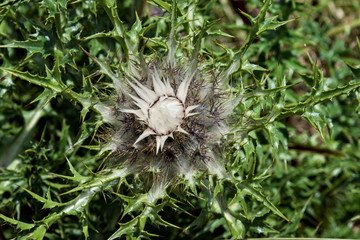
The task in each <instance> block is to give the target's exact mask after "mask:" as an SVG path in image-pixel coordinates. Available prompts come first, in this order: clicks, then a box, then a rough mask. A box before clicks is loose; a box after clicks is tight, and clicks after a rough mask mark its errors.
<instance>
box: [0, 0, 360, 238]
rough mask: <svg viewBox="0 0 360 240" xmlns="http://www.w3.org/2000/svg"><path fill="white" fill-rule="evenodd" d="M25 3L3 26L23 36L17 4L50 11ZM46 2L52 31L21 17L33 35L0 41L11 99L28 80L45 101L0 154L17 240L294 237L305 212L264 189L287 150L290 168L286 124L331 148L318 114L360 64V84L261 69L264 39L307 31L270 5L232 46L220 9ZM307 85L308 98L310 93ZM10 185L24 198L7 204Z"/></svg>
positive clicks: (6, 9) (9, 4)
mask: <svg viewBox="0 0 360 240" xmlns="http://www.w3.org/2000/svg"><path fill="white" fill-rule="evenodd" d="M25 2H26V3H21V2H14V1H11V0H9V1H6V2H5V3H3V4H0V7H1V10H0V13H1V21H3V19H10V20H11V21H10V20H9V21H4V23H3V25H0V29H1V27H2V28H4V29H6V30H7V31H10V32H11V33H13V32H12V30H8V29H10V28H9V27H8V26H7V25H9V24H10V23H12V21H14V19H16V18H17V12H16V11H15V9H16V8H17V7H18V8H19V12H20V13H21V14H24V13H26V12H31V11H37V10H36V5H34V3H33V2H27V1H25ZM140 2H141V3H140ZM36 3H37V4H39V6H40V7H41V8H42V9H43V10H44V11H45V12H46V21H45V25H41V24H40V23H34V21H35V20H29V19H27V18H26V17H22V18H21V19H20V20H19V23H16V24H15V26H16V29H20V30H19V31H20V32H21V31H27V32H29V33H30V32H31V34H28V36H27V37H28V38H27V39H25V40H20V39H17V40H16V41H13V40H11V41H9V39H7V40H3V41H2V42H1V44H2V45H0V48H1V49H3V50H4V51H3V52H1V55H0V57H2V58H3V59H4V60H3V61H2V65H1V68H0V70H1V72H0V73H1V76H0V77H2V79H3V80H4V81H3V83H2V84H3V85H4V86H6V88H5V87H4V89H5V92H4V93H1V94H2V96H5V98H4V99H5V100H6V99H8V100H6V101H7V102H9V105H10V106H12V105H11V104H10V103H11V102H13V101H14V100H12V98H11V97H8V98H6V96H10V95H11V94H10V93H11V91H15V90H11V89H12V87H14V86H15V85H16V84H19V83H18V82H22V81H21V80H25V81H26V82H28V83H30V84H31V85H30V86H31V87H34V89H35V90H34V93H33V94H32V95H31V96H32V97H33V96H34V95H36V97H33V98H32V99H25V100H22V101H24V102H25V103H26V104H28V103H29V102H31V105H33V106H35V107H34V108H33V109H31V110H29V113H23V115H24V116H26V117H24V119H25V121H24V125H25V127H24V129H23V130H19V131H18V132H17V133H16V134H17V135H16V136H15V137H14V138H13V139H12V140H11V141H10V140H9V141H8V142H13V143H14V144H13V145H12V146H13V147H11V148H2V149H1V152H0V153H1V154H2V155H0V162H1V163H2V164H3V165H4V167H3V168H2V169H1V171H2V173H1V175H0V180H1V182H0V186H1V187H2V189H4V190H1V189H0V194H1V195H2V196H4V199H5V201H3V202H2V203H1V204H0V208H1V209H2V210H1V213H0V218H1V219H2V220H3V221H4V222H6V223H9V224H10V225H14V226H16V230H14V231H13V230H11V229H10V228H8V229H7V231H6V232H5V233H6V234H7V236H11V237H16V238H19V239H44V238H49V239H74V238H85V239H89V238H91V239H93V238H94V239H121V238H126V239H142V238H148V239H150V238H155V237H161V236H164V237H167V238H169V239H180V238H189V237H190V238H192V239H195V238H209V236H213V235H215V236H216V237H217V238H230V239H239V238H245V237H247V236H274V235H275V236H284V235H281V234H292V233H293V232H294V231H295V230H294V229H295V226H296V224H298V223H299V221H300V219H301V216H302V215H301V216H300V214H299V215H297V214H293V213H292V212H290V213H289V212H287V213H286V214H284V212H283V211H282V209H279V208H278V207H277V204H279V202H280V200H279V199H277V197H276V194H274V192H271V191H266V189H265V188H263V187H262V184H263V182H265V185H266V184H269V182H270V183H271V179H273V178H276V177H277V176H271V171H272V170H271V169H274V168H277V167H278V163H277V162H278V160H279V159H281V154H280V153H282V157H283V158H285V162H286V161H287V160H286V158H290V157H289V156H290V153H288V152H287V151H288V149H289V145H288V142H287V138H286V137H285V136H284V134H283V131H282V130H283V129H284V123H283V122H284V119H289V118H290V117H292V116H296V115H299V116H302V117H303V118H304V119H306V120H307V121H308V122H309V123H310V124H311V125H312V126H313V127H314V128H315V129H316V130H318V132H319V136H320V137H322V138H323V139H326V138H328V136H327V134H332V132H331V131H332V126H333V125H332V122H331V121H330V119H328V118H327V117H326V114H324V113H321V112H320V113H319V111H320V110H319V109H318V108H317V106H319V105H320V104H324V103H326V102H328V101H329V100H333V99H335V98H336V97H343V96H346V94H347V95H350V96H352V99H355V97H354V95H356V94H358V93H357V91H358V90H357V89H358V88H359V86H360V82H359V81H358V77H359V75H358V74H359V73H358V72H359V70H358V67H356V66H352V65H351V64H348V67H349V69H348V71H352V73H353V74H354V75H355V79H354V80H352V79H351V80H349V81H346V83H344V84H342V85H339V86H335V87H329V86H328V85H327V84H326V81H325V80H326V78H325V77H324V75H323V73H322V72H321V71H320V70H319V68H318V66H317V63H316V62H314V61H313V59H312V58H311V57H310V54H309V57H308V58H307V60H306V62H307V64H308V65H309V66H310V69H306V68H305V69H306V70H304V68H301V70H304V71H305V73H300V72H299V74H298V75H299V78H298V79H296V80H294V79H292V78H291V77H292V76H289V75H290V74H288V73H285V72H283V71H281V69H279V67H278V69H276V67H274V64H273V59H271V58H270V57H269V60H268V62H269V63H268V64H263V65H261V64H260V63H259V62H257V63H256V64H255V63H252V60H254V61H255V59H254V56H255V53H254V51H255V52H256V51H259V52H261V51H262V50H261V48H257V44H261V41H262V39H265V38H268V37H269V35H266V34H272V33H274V32H275V31H277V30H279V29H282V27H284V26H286V24H293V21H294V19H287V18H284V16H281V18H282V20H278V18H279V16H276V15H274V14H272V11H274V10H272V1H271V0H265V1H264V2H259V3H258V5H257V10H258V11H257V12H258V13H257V14H256V16H252V15H251V14H250V13H246V12H241V14H242V15H243V17H245V18H246V19H247V21H248V22H249V24H250V25H249V26H248V28H247V31H246V33H247V34H246V37H244V38H242V43H241V44H236V46H235V47H234V48H232V47H230V46H231V42H230V43H229V42H228V44H224V43H222V42H221V41H228V40H226V39H231V38H232V37H233V36H231V35H230V34H229V33H227V32H225V31H222V30H220V29H219V27H218V26H219V24H220V20H219V19H211V18H210V17H209V12H211V11H212V10H213V9H216V6H218V5H217V3H216V1H210V2H207V1H176V0H173V1H162V0H152V1H148V3H145V2H142V1H139V3H134V5H133V7H134V8H136V10H137V11H135V10H134V9H131V10H132V14H133V18H131V17H130V19H131V20H129V19H128V18H129V17H128V16H130V15H129V14H126V13H127V12H128V10H129V9H130V7H129V6H130V5H131V4H128V3H130V1H125V2H124V3H122V2H121V1H56V2H52V1H37V2H36ZM89 3H91V4H89ZM137 4H138V5H137ZM294 4H295V3H294ZM135 5H136V6H135ZM295 5H296V4H295ZM78 6H80V8H78ZM276 6H278V5H276ZM127 7H128V8H129V9H128V8H127ZM146 8H147V9H148V12H147V13H148V15H146V14H145V13H144V12H143V11H144V9H146ZM79 9H81V10H79ZM274 9H276V7H274ZM151 11H152V14H150V12H151ZM39 14H40V15H41V13H39ZM149 15H152V16H149ZM42 17H44V16H42ZM37 20H39V19H37ZM1 21H0V23H1ZM22 21H23V22H24V24H21V23H22ZM39 22H40V21H39ZM94 22H96V23H97V24H96V25H93V24H94ZM96 26H101V27H100V28H97V27H96ZM51 27H53V28H51ZM29 29H30V30H29ZM279 31H280V30H279ZM15 32H17V31H15V30H14V33H13V35H15ZM280 34H281V32H280ZM284 39H285V38H284ZM255 40H256V41H255ZM284 41H285V40H284ZM229 45H230V46H229ZM359 48H360V45H359ZM19 49H25V50H26V54H27V55H26V57H25V58H24V59H22V60H21V61H20V60H19V59H16V57H15V56H16V54H14V53H13V52H12V51H15V50H18V51H19ZM265 51H267V50H265ZM268 51H270V50H268ZM259 54H260V53H259ZM264 55H266V54H264ZM267 55H269V54H267ZM294 65H295V64H294ZM295 66H297V65H295ZM269 67H271V68H270V69H267V68H269ZM296 70H298V69H296ZM289 71H290V70H289ZM287 78H290V80H287ZM20 84H22V83H20ZM301 84H306V85H307V86H308V93H306V94H305V95H304V96H301V97H300V96H297V95H296V94H294V89H295V88H296V87H297V86H298V85H301ZM35 86H36V87H35ZM19 89H21V88H19ZM17 91H20V90H17ZM354 92H355V93H354ZM356 96H357V95H356ZM354 101H355V100H354ZM45 117H46V118H47V119H50V120H47V123H46V126H45V127H44V128H43V129H41V131H40V132H41V134H39V136H37V140H33V141H32V146H29V145H27V144H26V141H27V139H28V136H29V135H31V132H32V130H33V129H34V128H36V123H37V122H38V121H41V119H42V118H45ZM59 119H64V120H63V121H61V122H58V121H59ZM75 119H76V120H75ZM48 125H49V126H48ZM48 128H49V129H48ZM54 128H55V129H56V131H52V130H54ZM326 129H327V130H328V131H330V133H328V132H326ZM53 132H55V133H53ZM329 138H331V137H329ZM264 142H266V143H264ZM10 145H11V144H10ZM22 145H24V146H23V147H24V148H25V146H26V147H27V148H28V150H26V151H25V152H23V153H22V152H21V147H22ZM18 153H21V155H20V157H16V156H17V155H18ZM330 154H334V155H337V154H338V155H341V154H342V153H338V152H336V151H330ZM284 156H285V157H284ZM4 159H5V160H4ZM20 166H22V167H20ZM285 168H286V164H285ZM281 169H283V168H281ZM281 171H282V170H281ZM281 171H280V170H279V172H281ZM281 174H283V173H282V172H281ZM274 175H276V174H274ZM278 176H280V174H279V175H278ZM267 181H268V182H267ZM8 186H11V187H8ZM18 186H20V187H18ZM9 189H10V190H11V191H14V193H13V194H14V197H6V193H7V192H8V191H9ZM12 199H17V200H16V201H12ZM53 199H54V200H53ZM270 199H271V200H270ZM274 199H275V200H274ZM276 199H277V200H276ZM284 201H285V200H284ZM309 201H310V200H307V201H306V203H305V205H301V206H300V207H301V209H304V210H301V211H300V212H301V214H303V213H304V211H305V208H306V206H307V205H308V204H309ZM39 203H41V204H39ZM26 206H31V208H30V209H28V208H27V207H26ZM40 208H41V209H40ZM69 216H75V217H76V218H74V219H75V220H74V219H72V218H71V217H69ZM174 216H179V217H174ZM274 219H275V220H274ZM271 234H273V235H271ZM276 234H278V235H276Z"/></svg>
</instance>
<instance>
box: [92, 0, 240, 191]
mask: <svg viewBox="0 0 360 240" xmlns="http://www.w3.org/2000/svg"><path fill="white" fill-rule="evenodd" d="M174 4H175V5H176V2H174ZM172 8H173V12H172V13H171V15H172V17H171V19H172V23H171V31H170V34H169V36H168V39H167V40H166V45H167V52H166V56H164V53H163V52H161V51H160V52H159V53H155V54H152V55H151V56H148V57H146V56H145V57H144V56H143V54H142V53H140V54H139V53H138V52H135V51H134V52H132V54H131V55H130V59H129V60H128V61H126V62H123V63H121V66H122V67H121V74H118V75H116V74H114V73H111V70H110V68H109V67H107V66H105V64H104V63H102V62H100V61H99V60H98V59H96V58H94V57H92V59H93V60H94V61H95V62H97V63H98V64H99V65H100V67H101V68H102V70H103V72H104V73H105V74H107V75H108V76H110V78H111V79H112V80H113V84H114V89H115V90H116V96H115V98H114V99H116V100H115V101H114V102H113V104H107V103H99V104H97V105H96V106H95V108H96V109H97V110H98V112H100V113H101V115H102V116H103V120H104V121H105V122H108V123H109V124H110V125H111V127H110V128H109V134H108V135H107V136H106V141H107V143H108V144H107V146H106V147H105V149H106V150H110V152H111V154H110V156H111V157H110V159H111V160H112V161H110V166H111V167H114V165H115V167H121V168H130V166H131V169H133V170H132V171H136V170H134V169H140V172H149V171H151V172H153V173H159V174H160V175H159V174H158V175H157V176H156V178H157V179H159V178H160V179H161V178H163V177H164V176H167V177H170V179H173V178H174V177H176V176H181V175H182V176H185V178H186V179H191V178H193V177H194V176H195V174H196V172H199V171H200V172H204V171H207V172H209V173H212V174H216V175H218V176H220V177H224V176H226V174H225V171H223V166H222V164H221V160H220V159H221V147H220V146H221V143H222V141H223V137H224V135H225V134H227V133H228V127H227V120H228V119H227V117H228V115H229V113H231V110H232V108H233V107H234V106H236V103H234V102H233V100H234V99H231V96H232V95H231V94H229V93H228V92H227V88H226V85H227V84H224V82H226V79H228V77H229V75H230V74H232V73H233V72H234V71H235V70H236V69H237V68H238V63H234V64H230V65H231V66H230V67H229V68H228V69H227V70H226V71H224V72H219V71H218V70H216V69H214V68H209V64H208V63H207V62H206V61H204V64H203V62H199V61H198V59H200V56H199V50H200V44H201V39H202V37H203V35H204V33H205V31H204V30H203V29H200V31H199V32H198V33H197V34H195V35H194V36H193V37H191V38H188V40H189V39H190V40H189V41H188V43H189V44H190V45H188V46H189V48H187V47H184V46H182V45H181V44H178V43H177V42H176V40H175V39H176V35H175V32H176V24H175V21H176V18H175V17H174V16H175V13H176V11H175V10H174V9H176V6H173V7H172ZM138 49H139V48H138ZM189 49H190V52H189ZM136 51H137V50H136ZM137 173H138V172H137ZM159 176H160V177H159ZM168 182H169V181H168ZM163 186H166V184H163Z"/></svg>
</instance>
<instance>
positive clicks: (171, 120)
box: [148, 96, 185, 135]
mask: <svg viewBox="0 0 360 240" xmlns="http://www.w3.org/2000/svg"><path fill="white" fill-rule="evenodd" d="M184 118H185V108H184V104H183V103H182V102H181V101H180V100H179V99H178V98H177V97H166V96H164V97H160V98H159V99H158V100H157V101H155V102H154V103H153V105H152V106H151V107H150V108H149V109H148V125H149V127H150V128H151V129H153V131H154V132H155V133H156V134H157V135H168V134H171V133H172V132H174V131H176V130H177V129H178V127H179V126H180V125H181V123H182V122H183V120H184Z"/></svg>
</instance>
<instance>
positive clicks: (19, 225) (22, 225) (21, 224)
mask: <svg viewBox="0 0 360 240" xmlns="http://www.w3.org/2000/svg"><path fill="white" fill-rule="evenodd" d="M0 218H2V219H3V220H4V221H5V222H8V223H10V224H13V225H16V228H18V229H21V230H29V229H32V228H33V227H35V224H30V223H24V222H21V221H18V220H15V219H13V218H9V217H6V216H5V215H2V214H1V213H0Z"/></svg>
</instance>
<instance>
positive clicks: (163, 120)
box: [121, 67, 197, 153]
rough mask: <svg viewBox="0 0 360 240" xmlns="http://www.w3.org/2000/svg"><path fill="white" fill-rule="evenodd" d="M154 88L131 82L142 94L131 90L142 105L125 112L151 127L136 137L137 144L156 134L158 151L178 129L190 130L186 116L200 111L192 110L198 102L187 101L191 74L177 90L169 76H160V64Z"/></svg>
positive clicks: (183, 131) (155, 71)
mask: <svg viewBox="0 0 360 240" xmlns="http://www.w3.org/2000/svg"><path fill="white" fill-rule="evenodd" d="M151 78H152V85H153V90H151V89H149V88H148V87H146V86H144V85H142V84H141V83H140V82H139V81H135V83H136V84H133V83H131V82H129V85H130V86H131V87H132V88H133V90H134V91H135V92H136V94H137V95H138V97H136V96H133V95H132V94H128V95H129V97H131V98H132V99H133V101H134V103H135V104H136V106H138V107H139V108H140V109H137V110H134V109H123V110H121V111H122V112H125V113H131V114H134V115H135V116H137V118H138V120H139V121H141V122H143V123H144V124H145V125H146V126H147V128H146V129H145V130H144V132H143V133H142V134H141V135H140V136H139V137H138V139H137V140H136V141H135V143H134V146H135V147H136V144H137V143H138V142H140V141H141V140H142V139H144V138H146V137H148V136H150V135H155V136H156V153H158V152H159V149H161V150H162V149H163V147H164V144H165V141H166V140H167V139H168V138H169V137H171V138H174V135H173V134H174V132H181V133H184V134H188V133H187V132H186V131H185V130H184V129H183V128H182V127H181V125H182V124H183V122H184V120H185V119H186V118H188V117H190V116H192V115H194V114H196V113H191V111H192V110H194V109H195V108H196V107H197V106H188V107H186V105H185V100H186V95H187V91H188V87H189V83H190V80H191V78H190V77H189V78H188V79H185V80H183V82H182V83H181V84H180V86H179V88H178V90H177V92H176V94H175V91H174V89H173V88H172V86H171V83H170V80H169V78H167V79H166V80H165V79H164V80H165V81H166V82H164V81H163V79H161V78H160V76H159V74H158V72H157V70H156V67H155V68H154V69H153V72H152V76H151Z"/></svg>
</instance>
